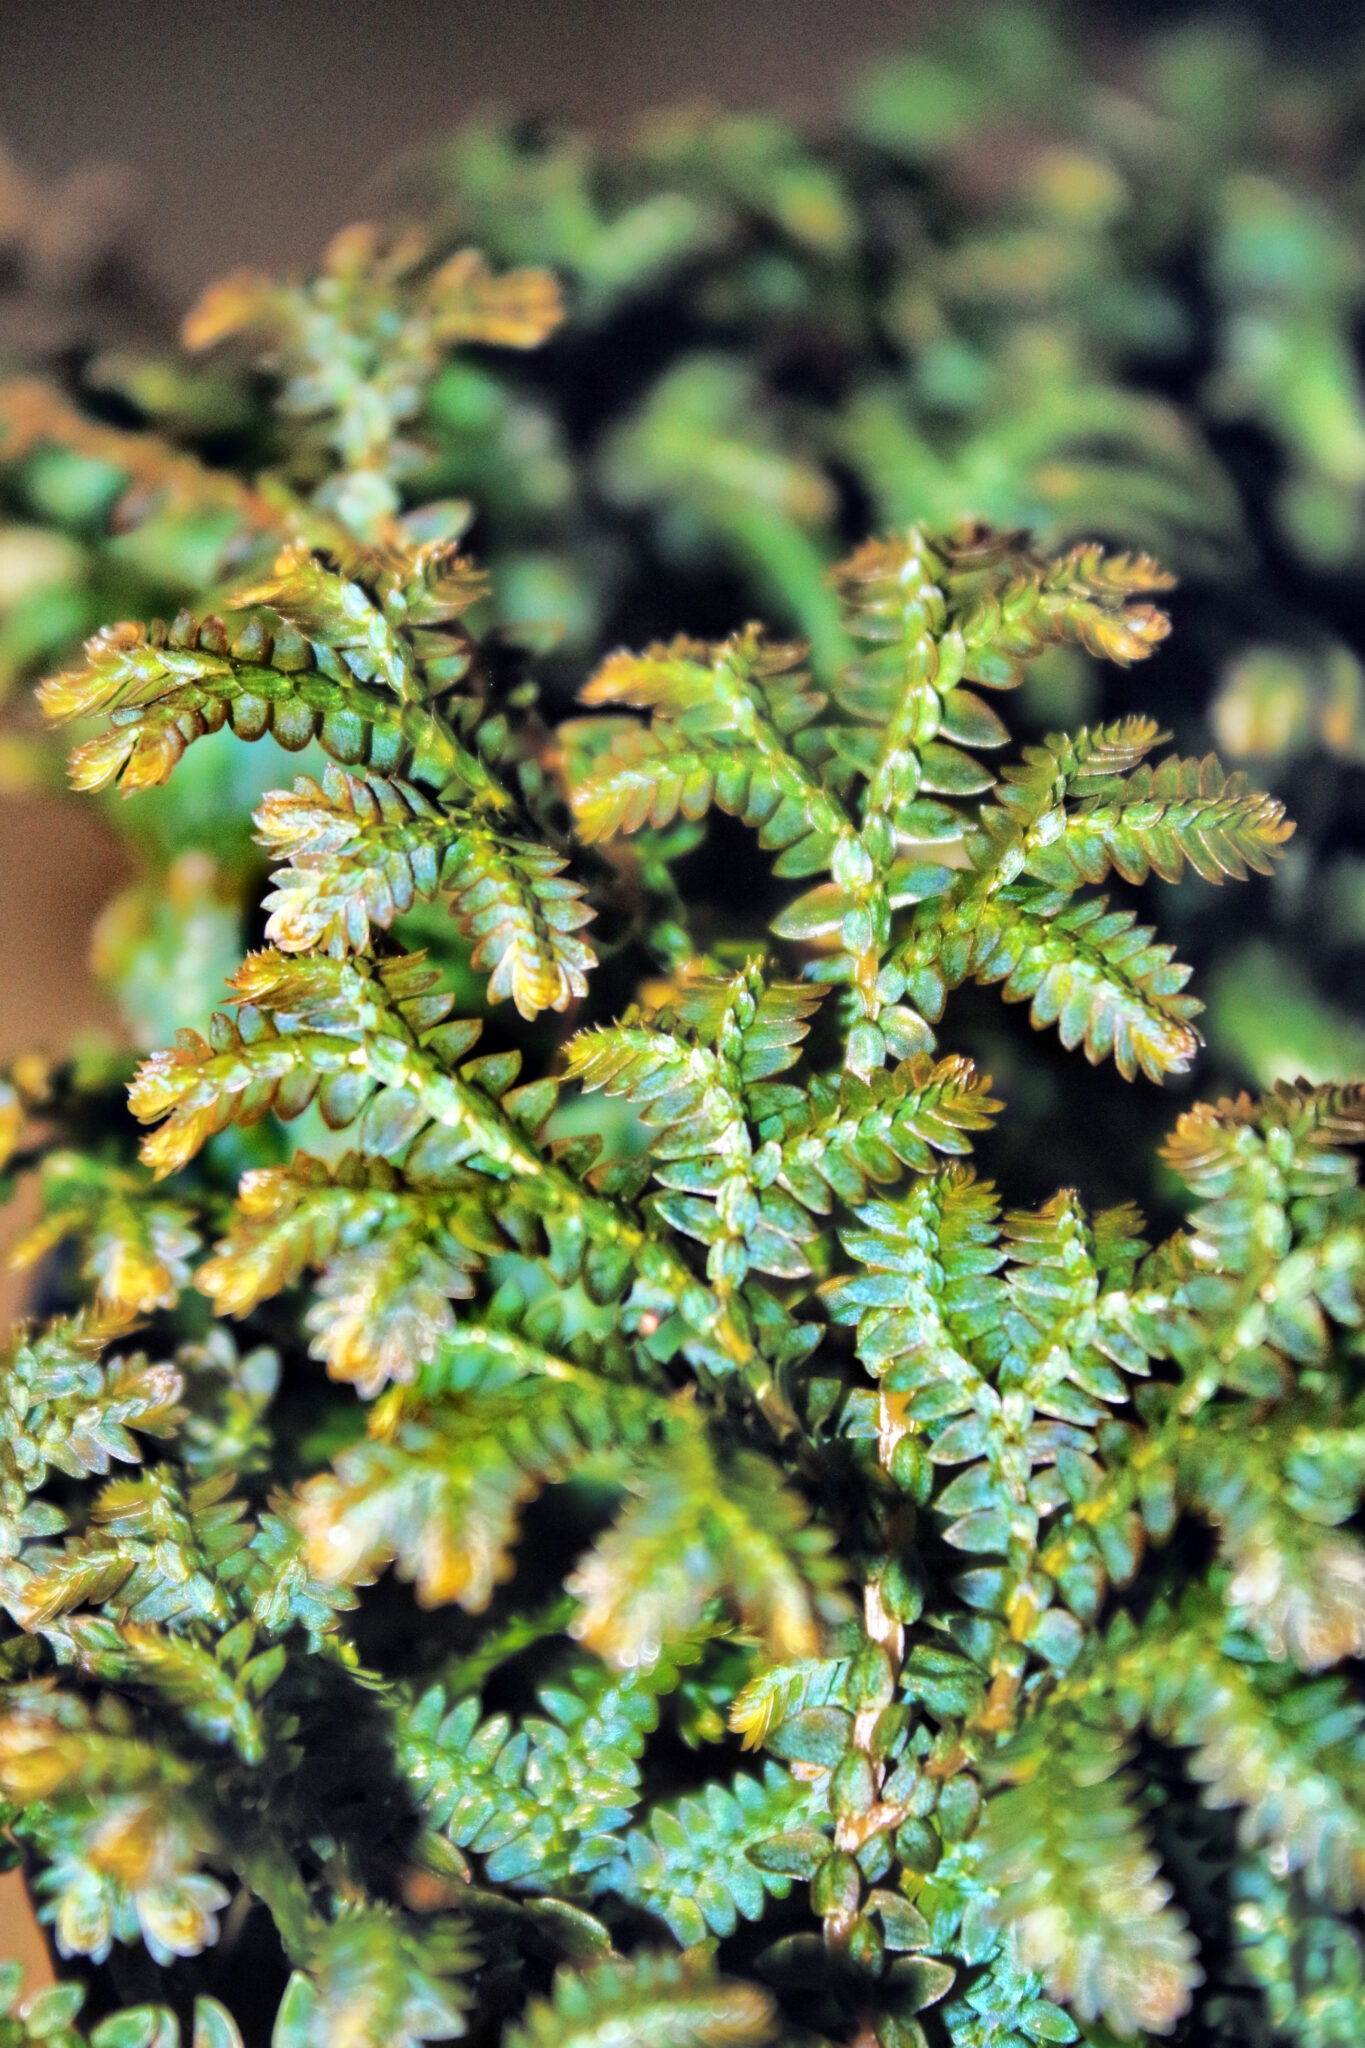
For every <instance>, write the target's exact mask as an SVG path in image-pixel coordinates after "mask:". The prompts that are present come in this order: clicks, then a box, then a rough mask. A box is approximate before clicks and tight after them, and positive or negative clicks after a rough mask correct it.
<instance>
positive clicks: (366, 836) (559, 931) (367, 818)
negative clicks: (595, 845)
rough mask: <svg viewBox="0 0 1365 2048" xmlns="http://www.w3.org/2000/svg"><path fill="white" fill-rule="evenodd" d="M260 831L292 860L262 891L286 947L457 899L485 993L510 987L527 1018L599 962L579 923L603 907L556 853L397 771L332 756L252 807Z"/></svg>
mask: <svg viewBox="0 0 1365 2048" xmlns="http://www.w3.org/2000/svg"><path fill="white" fill-rule="evenodd" d="M256 826H257V837H258V839H259V841H260V843H261V844H262V845H263V846H266V847H268V848H269V850H270V852H271V854H272V856H273V857H274V858H275V859H276V860H279V861H283V862H286V863H287V865H286V866H284V867H283V868H281V869H280V870H279V871H278V872H277V874H276V876H275V882H274V888H273V890H272V892H271V894H270V895H269V896H268V897H267V898H266V904H265V907H266V909H267V910H269V911H270V913H271V915H270V919H269V922H268V923H267V925H266V937H267V938H268V939H269V940H270V941H271V942H272V943H273V944H274V945H276V946H278V947H280V949H281V950H282V951H283V952H287V953H298V952H310V951H313V950H316V949H325V950H327V951H328V952H331V953H333V954H335V955H337V956H339V957H340V956H343V955H344V954H346V953H347V952H348V951H363V950H364V949H365V948H367V947H368V946H369V945H370V943H371V938H372V929H373V928H376V927H377V928H378V929H380V930H384V929H387V927H388V926H389V925H391V924H392V923H393V920H394V918H395V917H398V916H401V915H402V914H403V912H405V911H408V910H410V909H411V908H412V906H413V904H414V902H416V901H418V900H425V901H430V900H431V899H432V898H434V897H435V896H437V895H445V896H447V897H448V898H449V900H450V906H451V910H452V912H453V914H454V917H455V920H456V923H457V924H458V926H459V929H460V931H461V932H462V933H463V935H464V936H465V937H466V938H469V939H471V940H472V941H473V942H474V951H473V954H472V959H471V964H472V965H473V966H474V967H475V968H477V969H482V970H485V971H487V972H488V973H489V983H488V997H489V1000H490V1002H498V1001H500V1000H501V999H502V998H504V997H507V996H510V997H511V998H512V1001H513V1002H514V1003H515V1005H516V1007H517V1009H518V1010H519V1012H520V1013H521V1015H522V1016H523V1017H527V1018H530V1017H534V1016H536V1015H538V1014H539V1012H540V1011H541V1010H546V1009H549V1010H564V1009H567V1008H568V1005H569V1003H570V1002H571V1001H573V1000H574V999H575V998H576V997H579V996H584V995H586V994H587V988H588V983H587V976H588V971H589V970H590V969H591V968H592V967H594V966H595V965H596V957H597V956H596V954H595V953H594V952H593V950H592V948H591V946H589V945H588V944H587V942H586V941H585V940H583V939H580V938H578V937H577V936H576V934H577V933H578V932H579V931H580V930H581V929H582V927H583V926H584V925H585V924H587V923H589V922H590V920H591V919H592V918H593V916H594V915H595V912H594V911H593V910H592V909H591V908H590V907H589V906H588V905H587V904H586V903H585V902H584V899H583V890H582V888H581V887H580V885H579V884H578V883H577V882H574V881H572V880H570V879H568V878H566V877H565V874H564V869H565V867H566V866H567V862H566V860H565V859H564V858H563V856H562V855H559V854H557V853H555V852H553V851H552V849H551V848H549V847H547V846H540V845H535V844H533V843H531V842H530V841H527V840H522V839H514V838H511V837H507V836H504V835H503V834H502V833H500V832H498V831H496V830H495V829H494V828H493V827H492V826H490V825H488V824H486V823H481V822H479V820H478V819H477V817H476V816H474V815H471V814H470V813H468V812H463V813H462V812H461V811H459V810H456V809H452V808H449V807H447V806H442V805H438V804H437V803H435V802H434V801H433V800H432V799H431V798H430V797H429V796H428V795H427V794H426V793H425V792H424V791H422V790H420V789H418V788H416V787H415V786H414V785H413V784H412V783H409V782H405V781H403V780H402V779H401V778H400V777H398V776H381V775H376V774H370V775H368V776H359V775H352V774H349V773H347V772H346V771H345V770H343V769H340V768H336V767H329V768H327V769H326V770H325V772H324V775H323V779H322V782H321V784H319V783H317V782H315V781H314V780H313V779H312V778H311V777H310V776H299V777H298V778H297V779H296V781H295V783H294V787H293V791H292V793H290V792H286V791H284V790H272V791H271V792H270V793H269V794H268V795H267V796H266V798H265V800H264V802H263V803H262V805H261V807H260V809H259V810H258V811H257V812H256Z"/></svg>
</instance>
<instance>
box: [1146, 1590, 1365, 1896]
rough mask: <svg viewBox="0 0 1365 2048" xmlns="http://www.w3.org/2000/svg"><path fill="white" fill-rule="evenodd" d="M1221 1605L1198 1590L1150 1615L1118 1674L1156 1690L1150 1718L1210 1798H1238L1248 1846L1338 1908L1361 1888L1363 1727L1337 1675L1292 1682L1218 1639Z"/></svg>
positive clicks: (1364, 1887) (1364, 1889)
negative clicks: (1184, 1756)
mask: <svg viewBox="0 0 1365 2048" xmlns="http://www.w3.org/2000/svg"><path fill="white" fill-rule="evenodd" d="M1218 1624H1219V1616H1218V1612H1217V1609H1216V1608H1214V1609H1213V1610H1212V1612H1210V1611H1209V1609H1208V1607H1207V1604H1204V1605H1203V1606H1201V1603H1200V1601H1199V1600H1198V1599H1197V1598H1192V1599H1190V1600H1187V1601H1186V1603H1185V1605H1184V1607H1183V1608H1182V1609H1181V1610H1179V1611H1178V1612H1176V1613H1174V1614H1172V1613H1170V1612H1169V1611H1168V1612H1165V1613H1162V1612H1158V1613H1156V1614H1154V1615H1153V1616H1151V1617H1150V1618H1149V1620H1148V1621H1147V1623H1146V1625H1145V1626H1144V1628H1143V1630H1142V1633H1141V1635H1140V1637H1139V1638H1138V1639H1137V1641H1136V1642H1134V1643H1133V1644H1132V1645H1131V1646H1130V1647H1128V1648H1126V1649H1124V1650H1122V1651H1121V1652H1120V1653H1119V1654H1118V1656H1117V1657H1116V1660H1115V1667H1114V1673H1113V1675H1114V1678H1115V1679H1116V1680H1117V1682H1118V1683H1119V1684H1120V1685H1121V1686H1127V1685H1133V1686H1135V1687H1137V1688H1139V1689H1141V1690H1142V1691H1144V1692H1145V1693H1146V1694H1147V1696H1148V1698H1149V1699H1150V1702H1151V1704H1150V1707H1149V1708H1148V1718H1149V1720H1150V1724H1151V1726H1152V1728H1153V1729H1154V1731H1155V1732H1156V1733H1157V1734H1158V1735H1159V1736H1161V1737H1162V1739H1163V1740H1165V1741H1168V1742H1174V1743H1178V1744H1179V1745H1180V1746H1181V1748H1184V1749H1188V1750H1190V1751H1191V1752H1192V1754H1191V1755H1190V1757H1189V1769H1190V1771H1191V1774H1192V1775H1193V1777H1194V1778H1195V1779H1196V1780H1197V1781H1198V1782H1199V1783H1200V1784H1201V1785H1203V1787H1204V1799H1205V1802H1206V1803H1207V1804H1208V1805H1209V1806H1213V1807H1235V1808H1237V1809H1238V1812H1239V1819H1238V1835H1239V1839H1240V1840H1241V1842H1242V1843H1243V1844H1244V1845H1246V1846H1247V1847H1251V1848H1264V1849H1267V1850H1268V1851H1269V1852H1270V1855H1271V1857H1272V1859H1273V1862H1274V1865H1275V1867H1276V1868H1277V1869H1278V1870H1279V1872H1280V1874H1281V1875H1282V1876H1283V1875H1289V1874H1294V1873H1298V1874H1299V1875H1300V1876H1301V1878H1302V1882H1303V1884H1304V1886H1305V1888H1306V1890H1307V1892H1308V1894H1309V1896H1310V1897H1312V1898H1314V1899H1318V1900H1325V1901H1327V1902H1329V1903H1330V1904H1332V1905H1334V1906H1336V1907H1337V1908H1338V1909H1342V1910H1344V1909H1346V1908H1348V1907H1350V1906H1352V1905H1354V1904H1356V1903H1357V1902H1358V1901H1359V1900H1360V1898H1361V1896H1362V1893H1365V1730H1363V1728H1362V1713H1361V1709H1360V1707H1359V1705H1358V1704H1357V1702H1355V1701H1354V1700H1353V1699H1352V1698H1351V1696H1350V1693H1349V1689H1348V1687H1347V1684H1346V1681H1345V1680H1344V1679H1342V1678H1339V1677H1338V1678H1325V1679H1319V1680H1316V1681H1315V1682H1313V1683H1311V1684H1304V1683H1302V1682H1295V1681H1293V1680H1292V1679H1289V1678H1288V1677H1287V1676H1286V1674H1284V1673H1283V1672H1277V1671H1275V1670H1273V1669H1267V1668H1266V1667H1265V1666H1264V1665H1259V1666H1258V1665H1257V1664H1255V1663H1249V1662H1246V1661H1244V1660H1243V1659H1241V1658H1235V1657H1231V1656H1229V1655H1228V1654H1227V1653H1226V1651H1224V1650H1223V1649H1221V1648H1220V1647H1219V1644H1218V1641H1217V1631H1218Z"/></svg>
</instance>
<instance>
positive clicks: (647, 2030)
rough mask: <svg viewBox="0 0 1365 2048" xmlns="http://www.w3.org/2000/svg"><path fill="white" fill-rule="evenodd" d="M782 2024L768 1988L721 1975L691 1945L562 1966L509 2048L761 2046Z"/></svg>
mask: <svg viewBox="0 0 1365 2048" xmlns="http://www.w3.org/2000/svg"><path fill="white" fill-rule="evenodd" d="M776 2029H777V2014H776V2011H775V2009H774V2006H773V2003H772V2000H771V1998H770V1997H769V1996H768V1994H767V1992H765V1991H761V1990H760V1989H759V1987H758V1986H757V1985H756V1984H752V1983H748V1982H743V1983H741V1982H737V1981H733V1980H731V1979H728V1978H725V1977H718V1976H716V1974H715V1971H714V1966H713V1964H712V1962H711V1958H710V1957H709V1955H706V1954H705V1953H704V1952H702V1951H698V1950H693V1951H692V1952H691V1953H689V1954H687V1955H681V1956H672V1955H659V1956H653V1955H649V1954H644V1955H640V1956H635V1957H633V1958H632V1959H631V1961H630V1962H628V1963H623V1962H606V1963H598V1964H596V1965H594V1966H593V1967H592V1968H591V1969H588V1970H584V1971H573V1970H561V1971H560V1972H559V1974H558V1975H557V1976H556V1978H555V1988H554V1995H553V1998H552V1999H533V2000H532V2002H531V2004H530V2005H529V2007H528V2008H527V2012H526V2017H525V2019H524V2020H523V2021H522V2022H521V2024H520V2025H519V2026H516V2027H514V2028H513V2029H512V2030H511V2032H510V2034H509V2035H508V2048H608V2044H610V2048H654V2044H656V2043H658V2042H659V2041H667V2042H668V2043H669V2048H761V2044H762V2043H764V2042H766V2041H769V2040H771V2039H772V2038H773V2035H774V2033H775V2032H776Z"/></svg>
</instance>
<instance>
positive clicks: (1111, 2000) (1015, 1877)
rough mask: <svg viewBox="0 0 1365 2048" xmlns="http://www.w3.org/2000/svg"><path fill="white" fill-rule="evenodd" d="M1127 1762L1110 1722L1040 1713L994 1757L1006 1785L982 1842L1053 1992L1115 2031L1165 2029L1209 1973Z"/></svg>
mask: <svg viewBox="0 0 1365 2048" xmlns="http://www.w3.org/2000/svg"><path fill="white" fill-rule="evenodd" d="M1123 1762H1124V1746H1123V1743H1122V1741H1121V1740H1120V1739H1119V1738H1117V1737H1116V1736H1114V1735H1113V1734H1112V1733H1110V1732H1109V1731H1108V1730H1106V1729H1104V1728H1098V1727H1087V1726H1086V1725H1085V1724H1084V1723H1079V1722H1078V1723H1074V1724H1073V1725H1072V1726H1071V1727H1069V1728H1068V1729H1067V1730H1066V1731H1065V1734H1064V1735H1063V1734H1062V1733H1061V1731H1058V1730H1056V1729H1049V1728H1048V1726H1047V1722H1046V1717H1043V1718H1041V1719H1040V1720H1039V1721H1037V1722H1035V1723H1034V1725H1033V1727H1032V1728H1031V1729H1030V1730H1029V1731H1028V1734H1027V1736H1026V1737H1021V1738H1019V1739H1018V1740H1017V1742H1016V1744H1015V1745H1014V1746H1013V1747H1012V1748H1011V1750H1009V1751H1007V1752H1006V1753H1005V1754H1004V1755H1003V1756H1002V1757H1001V1758H1000V1759H999V1761H998V1763H997V1764H996V1766H995V1772H996V1775H997V1776H998V1778H999V1780H1000V1781H1001V1782H1002V1783H1003V1784H1004V1785H1005V1786H1006V1788H1007V1789H1005V1790H1003V1791H997V1792H996V1793H995V1794H994V1795H993V1796H992V1797H991V1798H990V1799H988V1800H987V1802H986V1812H985V1818H984V1821H983V1824H982V1850H983V1854H984V1855H985V1857H986V1858H987V1860H988V1863H989V1867H990V1868H991V1870H992V1872H993V1875H994V1882H995V1883H996V1885H997V1886H998V1887H999V1895H1000V1896H999V1903H998V1905H997V1907H996V1909H995V1910H996V1913H997V1915H998V1917H999V1919H1000V1921H1001V1923H1002V1924H1003V1925H1004V1926H1006V1927H1008V1928H1009V1929H1010V1930H1011V1931H1012V1934H1013V1937H1014V1941H1015V1945H1016V1948H1017V1951H1018V1955H1019V1959H1020V1961H1021V1962H1022V1964H1023V1965H1024V1967H1025V1968H1026V1969H1038V1970H1040V1971H1041V1972H1042V1973H1043V1975H1044V1976H1045V1978H1046V1981H1047V1986H1048V1991H1049V1993H1050V1995H1051V1996H1052V1997H1053V1998H1056V1999H1060V2000H1061V2001H1062V2002H1063V2003H1065V2004H1067V2005H1070V2006H1071V2007H1072V2008H1073V2009H1074V2010H1075V2011H1076V2012H1077V2013H1078V2014H1079V2015H1080V2017H1081V2018H1082V2019H1084V2020H1094V2019H1099V2018H1103V2019H1104V2020H1105V2021H1106V2022H1107V2024H1108V2025H1109V2026H1111V2027H1112V2028H1113V2029H1114V2031H1115V2032H1116V2033H1119V2034H1132V2033H1135V2032H1136V2031H1137V2030H1138V2029H1139V2028H1140V2027H1148V2028H1151V2029H1152V2030H1153V2031H1155V2032H1158V2033H1169V2032H1170V2030H1171V2028H1172V2027H1173V2026H1174V2024H1175V2022H1176V2021H1177V2020H1178V2019H1179V2018H1180V2016H1181V2014H1182V2013H1183V2012H1185V2011H1186V2010H1187V2008H1188V2006H1189V2002H1190V1995H1191V1993H1192V1991H1193V1990H1194V1988H1195V1986H1196V1985H1198V1984H1199V1983H1200V1981H1201V1978H1202V1972H1201V1971H1200V1970H1199V1968H1198V1966H1197V1964H1196V1963H1195V1960H1194V1955H1195V1943H1194V1940H1193V1938H1192V1936H1191V1935H1190V1933H1189V1931H1188V1929H1187V1928H1186V1926H1185V1922H1184V1918H1183V1916H1182V1915H1181V1914H1179V1913H1178V1912H1177V1911H1176V1910H1175V1909H1174V1908H1173V1907H1172V1905H1171V1904H1170V1897H1171V1891H1170V1886H1169V1885H1167V1884H1165V1883H1164V1882H1162V1881H1161V1880H1160V1879H1159V1878H1158V1877H1157V1875H1156V1871H1157V1861H1156V1857H1155V1856H1154V1854H1153V1853H1152V1849H1151V1846H1150V1843H1149V1841H1148V1838H1147V1835H1146V1831H1145V1829H1144V1827H1143V1825H1142V1822H1141V1820H1140V1819H1139V1817H1138V1814H1137V1812H1136V1811H1135V1808H1134V1804H1133V1797H1134V1791H1135V1787H1134V1785H1133V1783H1132V1781H1131V1780H1130V1779H1128V1778H1126V1777H1124V1776H1123V1775H1121V1771H1122V1766H1123Z"/></svg>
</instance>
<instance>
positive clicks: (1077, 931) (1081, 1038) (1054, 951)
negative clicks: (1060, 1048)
mask: <svg viewBox="0 0 1365 2048" xmlns="http://www.w3.org/2000/svg"><path fill="white" fill-rule="evenodd" d="M895 958H896V965H897V967H898V968H899V969H900V971H901V973H902V974H903V975H904V978H905V985H906V988H907V990H908V992H909V994H910V996H911V998H912V1000H914V1001H915V1002H916V1004H917V1005H918V1007H919V1008H920V1009H921V1010H922V1011H923V1012H924V1014H925V1015H926V1016H927V1017H930V1018H936V1017H938V1016H940V1015H941V1014H942V1009H943V1002H944V997H945V995H946V992H947V990H948V989H949V988H951V987H955V986H957V985H958V984H959V983H960V982H962V981H965V980H966V979H967V977H968V976H969V975H972V976H974V977H975V979H976V980H977V981H980V982H983V983H985V984H987V985H989V984H990V983H992V982H997V981H998V982H1003V983H1004V988H1003V990H1002V993H1003V995H1004V998H1005V1000H1006V1002H1027V1003H1028V1004H1029V1017H1030V1021H1031V1022H1032V1023H1033V1025H1034V1027H1035V1028H1036V1029H1038V1030H1041V1029H1043V1028H1044V1027H1045V1026H1046V1025H1048V1024H1056V1026H1057V1029H1058V1033H1059V1035H1060V1037H1061V1040H1062V1043H1063V1045H1065V1046H1067V1047H1071V1046H1076V1045H1079V1046H1081V1047H1082V1049H1083V1051H1084V1053H1085V1056H1086V1058H1087V1059H1088V1060H1090V1061H1091V1062H1092V1063H1094V1062H1097V1061H1099V1060H1101V1059H1105V1058H1109V1057H1112V1058H1113V1061H1114V1064H1115V1066H1116V1067H1117V1068H1118V1070H1119V1072H1120V1073H1121V1074H1122V1075H1123V1077H1124V1079H1125V1080H1129V1081H1131V1080H1132V1079H1133V1077H1134V1076H1135V1074H1136V1073H1137V1071H1138V1069H1139V1067H1140V1068H1141V1069H1142V1071H1143V1072H1144V1073H1145V1074H1146V1075H1147V1076H1148V1078H1149V1079H1151V1080H1153V1081H1160V1080H1161V1079H1162V1077H1163V1075H1165V1074H1183V1073H1184V1072H1185V1071H1186V1070H1187V1069H1188V1067H1189V1065H1190V1063H1191V1061H1192V1060H1193V1058H1194V1055H1195V1052H1196V1051H1197V1050H1198V1047H1199V1043H1200V1040H1199V1035H1198V1033H1197V1032H1196V1031H1195V1029H1194V1027H1193V1024H1192V1022H1191V1019H1192V1018H1194V1017H1195V1016H1197V1015H1198V1013H1199V1011H1200V1009H1201V1008H1202V1005H1201V1004H1200V1003H1198V1002H1197V1001H1196V1000H1195V998H1194V997H1193V996H1187V995H1184V994H1182V993H1181V991H1182V990H1183V989H1184V986H1185V984H1186V982H1187V981H1188V980H1189V978H1190V970H1189V968H1188V967H1183V966H1181V965H1180V963H1179V962H1178V961H1176V960H1175V959H1174V958H1173V956H1172V949H1171V947H1169V946H1166V945H1161V944H1158V943H1156V942H1155V941H1154V939H1153V935H1152V931H1151V928H1150V926H1147V925H1140V924H1138V923H1137V921H1136V918H1135V917H1134V914H1133V912H1132V911H1131V910H1110V909H1109V907H1108V903H1107V901H1106V899H1105V898H1104V897H1102V896H1101V897H1097V898H1095V899H1094V900H1092V901H1088V902H1083V903H1079V904H1075V905H1070V904H1069V903H1068V899H1067V897H1066V896H1065V895H1057V894H1054V893H1051V892H1049V891H1046V890H1044V889H1043V888H1042V886H1041V885H1039V884H1037V883H1024V884H1015V885H1013V886H1012V887H1010V888H1008V889H1001V890H999V891H998V893H997V894H996V895H995V896H993V897H991V898H989V899H986V900H973V899H972V897H971V896H970V894H966V895H964V897H963V898H962V899H961V903H960V906H958V905H955V906H953V907H952V908H951V909H949V910H947V911H945V912H944V913H943V914H942V915H941V916H939V915H937V914H936V915H935V916H933V917H926V918H924V919H923V920H922V922H921V923H920V927H919V929H918V930H917V931H914V932H912V934H911V936H910V937H909V938H907V939H906V940H905V941H904V943H903V945H902V946H901V947H900V948H899V949H898V952H897V954H896V956H895Z"/></svg>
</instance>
